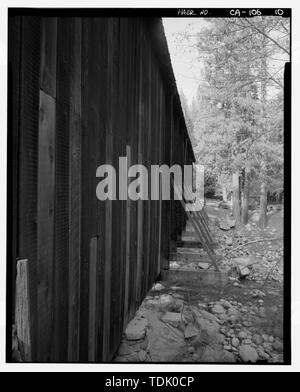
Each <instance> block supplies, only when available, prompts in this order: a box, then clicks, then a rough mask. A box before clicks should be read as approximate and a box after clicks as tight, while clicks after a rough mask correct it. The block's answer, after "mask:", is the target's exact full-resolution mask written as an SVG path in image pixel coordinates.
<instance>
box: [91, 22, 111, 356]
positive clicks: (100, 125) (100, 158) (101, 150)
mask: <svg viewBox="0 0 300 392" xmlns="http://www.w3.org/2000/svg"><path fill="white" fill-rule="evenodd" d="M107 25H108V19H107V18H98V19H95V23H94V27H95V32H94V34H93V35H94V37H93V39H94V40H95V42H96V47H97V48H98V49H97V52H98V53H97V54H95V55H96V56H97V58H96V59H95V61H94V63H95V70H94V78H95V80H96V83H94V84H95V88H96V89H97V92H95V95H94V97H95V110H96V111H97V112H98V117H97V124H95V136H94V137H95V140H97V142H96V143H95V156H96V162H95V163H96V166H99V165H100V164H106V123H107V104H108V100H109V93H108V89H107V54H108V53H107V45H108V40H107ZM91 50H93V48H92V47H91ZM90 83H91V86H92V84H93V79H92V78H91V81H90ZM90 88H92V87H90ZM96 94H97V95H96ZM93 170H95V168H94V169H93ZM93 193H94V194H93V197H94V196H95V189H94V190H93ZM94 200H96V216H97V222H96V224H97V227H96V230H97V233H98V236H99V251H98V258H99V260H98V263H97V265H98V267H97V274H98V280H97V285H98V294H97V324H98V360H99V359H101V358H102V353H103V338H104V329H103V326H104V321H105V319H106V315H105V314H104V313H103V307H104V301H105V292H104V289H105V285H104V280H105V257H106V256H105V252H106V249H105V240H106V238H105V236H106V232H105V213H106V202H103V201H102V202H101V201H99V200H97V199H94ZM91 219H93V218H91ZM105 360H108V358H105Z"/></svg>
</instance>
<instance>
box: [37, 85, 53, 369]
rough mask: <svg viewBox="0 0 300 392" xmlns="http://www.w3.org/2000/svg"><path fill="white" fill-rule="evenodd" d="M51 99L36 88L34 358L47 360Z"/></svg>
mask: <svg viewBox="0 0 300 392" xmlns="http://www.w3.org/2000/svg"><path fill="white" fill-rule="evenodd" d="M54 148H55V100H54V99H53V98H52V97H50V96H49V95H47V94H45V93H44V92H43V91H40V116H39V161H38V203H37V204H38V263H37V282H38V286H37V289H38V360H39V361H41V362H47V361H50V360H51V357H50V353H51V350H52V343H53V342H52V306H53V302H52V299H53V281H52V274H53V256H54V255H53V243H54V183H55V173H54V154H55V151H54Z"/></svg>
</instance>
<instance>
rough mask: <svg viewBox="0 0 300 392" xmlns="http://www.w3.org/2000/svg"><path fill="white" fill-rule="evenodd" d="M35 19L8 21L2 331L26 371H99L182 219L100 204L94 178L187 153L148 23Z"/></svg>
mask: <svg viewBox="0 0 300 392" xmlns="http://www.w3.org/2000/svg"><path fill="white" fill-rule="evenodd" d="M39 12H40V14H38V13H37V12H34V13H33V14H32V15H30V14H29V13H28V11H27V15H21V14H18V13H17V12H16V11H13V10H11V11H10V12H9V75H8V76H9V86H8V87H9V111H8V147H9V162H8V163H9V164H8V168H9V169H8V179H9V183H8V186H9V187H8V192H9V193H8V196H9V197H8V249H7V255H8V259H7V267H8V278H9V282H10V283H11V285H9V288H8V293H7V294H8V305H9V308H8V315H10V314H11V315H12V318H11V319H10V318H8V322H11V325H12V324H14V323H18V322H19V323H22V331H21V333H23V335H24V337H25V338H24V339H25V340H26V341H25V342H24V345H25V346H26V345H27V346H26V347H25V355H26V360H28V361H34V362H36V361H38V362H48V361H50V362H65V361H71V362H77V361H80V362H85V361H99V362H105V361H110V360H111V358H112V356H113V355H114V353H115V351H116V349H117V347H118V345H119V342H120V339H121V335H122V332H123V330H124V327H125V326H126V325H127V323H128V322H129V321H130V319H131V318H132V317H133V315H134V313H135V311H136V310H137V308H138V306H139V305H140V303H141V301H142V300H143V298H144V297H145V295H146V293H147V291H148V290H149V289H150V288H151V286H152V284H153V282H154V281H155V280H156V278H157V277H158V276H159V274H160V272H161V271H162V269H167V268H168V262H169V254H170V250H172V246H173V244H174V243H175V242H176V240H177V237H178V235H179V234H180V233H181V231H182V229H183V227H184V224H185V219H186V218H185V213H184V211H183V209H182V207H181V204H180V202H178V201H163V200H158V201H151V200H149V201H142V200H138V201H136V202H135V201H131V200H127V201H126V200H116V201H102V202H101V201H99V200H98V199H97V198H96V192H95V190H96V186H97V183H98V182H99V179H97V178H96V169H97V167H98V166H99V165H101V164H112V165H114V166H115V167H118V159H119V157H120V156H127V158H128V162H129V163H130V164H131V165H132V164H135V163H142V164H144V165H145V166H146V167H148V168H149V166H150V165H151V164H167V165H170V166H171V165H173V164H179V165H184V164H191V163H192V162H193V161H194V154H193V150H192V146H191V142H190V139H189V136H188V133H187V129H186V125H185V121H184V117H183V112H182V109H181V104H180V99H179V95H178V91H177V88H176V83H175V78H174V74H173V70H172V66H171V62H170V56H169V52H168V47H167V42H166V38H165V35H164V30H163V26H162V21H161V19H159V18H138V17H136V18H125V17H121V18H115V17H105V18H100V17H92V15H88V16H84V17H79V16H78V15H76V16H72V17H65V16H64V17H61V16H60V15H59V14H57V15H55V14H54V15H51V16H49V15H48V16H46V15H45V16H43V15H42V11H39ZM17 271H18V274H20V275H22V274H25V278H26V276H27V277H28V288H26V284H25V285H24V282H23V286H22V276H21V277H19V278H18V277H17ZM20 281H21V287H18V284H16V282H20ZM25 281H26V279H25ZM18 296H19V297H20V298H18ZM20 306H21V307H23V308H25V311H26V309H28V320H27V321H26V320H19V318H18V319H15V314H16V307H20ZM25 313H26V312H25ZM18 317H20V316H18ZM26 323H27V324H26ZM18 327H19V329H20V328H21V327H20V325H19V326H18ZM7 330H8V334H9V333H10V328H7ZM8 349H9V348H8Z"/></svg>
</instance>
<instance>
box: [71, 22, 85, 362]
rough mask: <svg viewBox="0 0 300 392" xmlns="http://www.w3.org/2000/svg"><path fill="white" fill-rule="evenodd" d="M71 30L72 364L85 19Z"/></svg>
mask: <svg viewBox="0 0 300 392" xmlns="http://www.w3.org/2000/svg"><path fill="white" fill-rule="evenodd" d="M71 29H72V34H71V37H72V39H71V45H70V50H71V51H70V118H69V140H70V163H69V167H70V172H69V176H70V177H69V187H70V194H69V198H70V200H69V205H70V210H69V227H70V235H69V271H68V275H69V285H68V359H69V361H78V360H79V315H80V247H81V235H80V226H81V32H82V22H81V18H73V19H72V20H71Z"/></svg>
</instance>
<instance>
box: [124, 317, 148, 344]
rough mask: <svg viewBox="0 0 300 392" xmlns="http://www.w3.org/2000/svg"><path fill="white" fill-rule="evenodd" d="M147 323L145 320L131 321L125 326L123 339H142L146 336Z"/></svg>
mask: <svg viewBox="0 0 300 392" xmlns="http://www.w3.org/2000/svg"><path fill="white" fill-rule="evenodd" d="M147 325H148V321H147V319H145V318H140V319H136V318H135V319H133V320H131V321H130V323H129V324H128V325H127V328H126V330H125V337H126V339H127V340H139V339H143V338H144V337H145V335H146V329H147Z"/></svg>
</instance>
